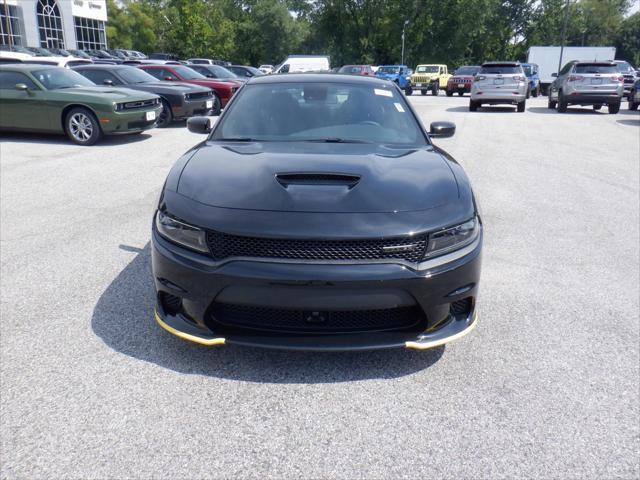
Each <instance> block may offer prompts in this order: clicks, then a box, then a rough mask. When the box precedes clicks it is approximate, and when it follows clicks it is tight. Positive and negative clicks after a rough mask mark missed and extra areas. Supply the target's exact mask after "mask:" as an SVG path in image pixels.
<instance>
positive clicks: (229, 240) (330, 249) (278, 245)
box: [207, 232, 427, 262]
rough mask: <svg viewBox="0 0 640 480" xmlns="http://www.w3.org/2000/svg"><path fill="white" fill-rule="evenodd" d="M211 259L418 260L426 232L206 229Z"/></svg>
mask: <svg viewBox="0 0 640 480" xmlns="http://www.w3.org/2000/svg"><path fill="white" fill-rule="evenodd" d="M207 243H208V244H209V248H210V250H211V254H212V255H213V257H214V258H216V259H218V260H222V259H225V258H228V257H267V258H286V259H298V260H381V259H400V260H407V261H409V262H418V261H420V260H422V258H423V257H424V252H425V248H426V246H427V235H424V234H423V235H414V236H411V237H408V236H407V237H401V238H385V239H380V240H377V239H376V240H371V239H366V240H293V239H281V238H280V239H278V238H262V237H244V236H239V235H229V234H226V233H220V232H208V233H207Z"/></svg>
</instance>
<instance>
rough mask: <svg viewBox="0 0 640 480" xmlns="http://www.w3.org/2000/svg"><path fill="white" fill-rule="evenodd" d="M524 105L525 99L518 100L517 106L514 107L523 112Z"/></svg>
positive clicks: (525, 103)
mask: <svg viewBox="0 0 640 480" xmlns="http://www.w3.org/2000/svg"><path fill="white" fill-rule="evenodd" d="M526 106H527V101H526V100H523V101H521V102H518V106H517V107H516V109H517V111H518V112H520V113H522V112H524V110H525V108H526Z"/></svg>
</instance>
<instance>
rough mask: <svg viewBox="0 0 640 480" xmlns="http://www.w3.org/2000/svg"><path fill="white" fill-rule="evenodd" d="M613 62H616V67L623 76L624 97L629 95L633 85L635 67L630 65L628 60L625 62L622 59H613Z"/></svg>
mask: <svg viewBox="0 0 640 480" xmlns="http://www.w3.org/2000/svg"><path fill="white" fill-rule="evenodd" d="M613 63H615V64H616V69H617V70H618V71H619V72H620V73H621V74H622V76H623V77H624V94H623V96H624V97H627V96H628V95H629V92H630V91H631V88H632V87H633V84H634V82H635V81H636V69H635V68H633V67H632V66H631V64H630V63H629V62H625V61H624V60H614V61H613Z"/></svg>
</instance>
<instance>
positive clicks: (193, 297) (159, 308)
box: [152, 230, 482, 351]
mask: <svg viewBox="0 0 640 480" xmlns="http://www.w3.org/2000/svg"><path fill="white" fill-rule="evenodd" d="M481 249H482V233H481V234H480V236H479V238H478V239H477V240H476V241H475V242H474V243H473V244H472V245H469V246H468V247H465V248H464V249H462V250H460V251H458V252H454V253H452V254H448V255H444V256H443V257H438V258H436V259H433V260H430V261H428V262H425V263H424V264H420V265H421V269H420V270H413V269H411V268H407V267H406V266H405V265H397V264H389V263H382V264H345V263H343V264H335V263H328V264H321V263H318V264H314V263H280V262H277V261H269V260H267V259H264V260H262V259H261V260H257V259H256V260H245V259H238V260H232V261H228V262H226V263H222V264H217V265H212V263H211V259H210V258H208V257H204V256H202V255H199V254H195V253H193V252H190V251H188V250H185V249H183V248H181V247H179V246H176V245H174V244H171V243H169V242H167V241H166V240H165V239H163V238H161V237H159V236H158V234H157V233H156V232H155V230H154V232H153V235H152V266H153V275H154V281H155V286H156V290H157V292H158V295H157V299H158V302H157V305H156V311H155V316H156V321H157V322H158V323H159V324H160V326H161V327H162V328H164V329H165V330H168V331H169V332H171V333H172V334H174V335H176V336H178V337H181V338H183V339H185V340H190V341H192V342H195V343H198V344H202V345H210V346H211V345H223V344H237V345H244V346H253V347H265V348H277V349H294V350H330V351H339V350H371V349H384V348H398V347H406V348H414V349H426V348H432V347H436V346H439V345H442V344H444V343H447V342H449V341H451V340H454V339H456V338H459V337H461V336H463V335H465V334H466V333H468V332H470V331H471V330H472V329H473V328H474V327H475V324H476V308H475V305H476V298H477V292H478V282H479V279H480V266H481ZM204 258H207V260H206V261H199V259H203V260H204ZM422 267H424V268H422ZM165 294H170V295H173V296H176V297H180V298H181V299H182V303H181V306H180V309H179V310H177V311H176V310H174V311H173V312H169V311H168V309H167V308H165V305H164V303H163V301H160V300H159V299H160V298H161V295H165ZM466 299H469V305H470V308H469V309H468V310H466V311H463V312H453V311H452V310H450V307H451V304H452V303H454V302H459V301H464V300H466ZM219 302H222V304H225V303H234V304H248V305H256V306H260V307H262V306H267V307H278V308H299V309H304V310H305V311H306V310H320V311H323V312H326V311H329V312H331V311H332V310H335V311H338V310H365V309H384V308H389V309H391V308H399V307H406V306H412V308H413V307H416V308H417V309H419V310H420V311H421V312H422V313H423V314H424V315H423V319H424V320H423V321H421V322H419V323H418V324H417V325H414V326H412V327H411V328H406V329H397V330H394V329H389V330H366V331H352V332H341V333H336V332H326V333H325V332H321V331H318V330H314V331H308V332H306V331H302V332H274V331H273V330H268V329H265V330H262V329H260V328H252V329H247V328H244V327H240V328H233V327H229V325H228V324H227V325H220V324H217V323H216V321H215V316H213V320H212V314H211V312H212V310H213V305H219V304H220V303H219Z"/></svg>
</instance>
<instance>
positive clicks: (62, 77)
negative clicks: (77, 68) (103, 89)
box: [31, 68, 95, 90]
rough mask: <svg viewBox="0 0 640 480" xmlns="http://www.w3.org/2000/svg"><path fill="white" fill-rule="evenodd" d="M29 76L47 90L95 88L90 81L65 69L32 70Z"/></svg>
mask: <svg viewBox="0 0 640 480" xmlns="http://www.w3.org/2000/svg"><path fill="white" fill-rule="evenodd" d="M31 75H33V76H34V77H36V79H37V80H38V81H39V82H40V83H41V84H42V85H44V87H45V88H46V89H47V90H57V89H59V88H73V87H92V86H95V83H93V82H92V81H91V80H89V79H87V78H85V77H83V76H82V75H80V74H79V73H78V72H74V71H73V70H68V69H66V68H46V69H43V70H34V71H32V72H31Z"/></svg>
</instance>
